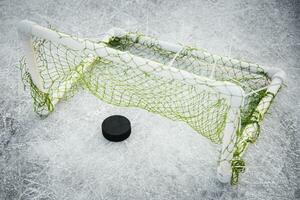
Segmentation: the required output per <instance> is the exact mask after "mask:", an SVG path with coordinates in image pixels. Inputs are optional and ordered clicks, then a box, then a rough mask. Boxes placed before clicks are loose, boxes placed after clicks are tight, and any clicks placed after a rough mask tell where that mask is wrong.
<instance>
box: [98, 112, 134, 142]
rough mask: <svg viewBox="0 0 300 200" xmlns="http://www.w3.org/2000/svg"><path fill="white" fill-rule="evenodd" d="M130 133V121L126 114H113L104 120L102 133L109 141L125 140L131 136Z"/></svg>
mask: <svg viewBox="0 0 300 200" xmlns="http://www.w3.org/2000/svg"><path fill="white" fill-rule="evenodd" d="M130 133H131V125H130V121H129V120H128V119H127V118H126V117H124V116H121V115H113V116H110V117H108V118H106V119H105V120H104V121H103V122H102V134H103V136H104V137H105V138H106V139H107V140H109V141H112V142H120V141H123V140H125V139H127V138H128V137H129V136H130Z"/></svg>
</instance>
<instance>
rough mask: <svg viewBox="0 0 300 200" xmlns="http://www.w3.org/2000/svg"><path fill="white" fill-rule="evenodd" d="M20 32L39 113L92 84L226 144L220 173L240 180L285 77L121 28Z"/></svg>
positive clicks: (28, 27)
mask: <svg viewBox="0 0 300 200" xmlns="http://www.w3.org/2000/svg"><path fill="white" fill-rule="evenodd" d="M19 35H20V39H21V41H22V43H23V46H24V49H25V57H24V59H22V60H21V61H20V62H21V63H20V64H21V70H22V79H23V81H24V83H25V84H26V85H28V86H29V88H30V91H31V96H32V98H33V101H34V110H35V112H37V113H38V114H39V115H41V116H44V115H47V114H49V113H50V112H52V111H53V110H54V108H55V104H56V103H58V102H59V101H61V100H66V99H68V98H70V97H72V96H73V95H74V94H75V93H76V92H77V91H78V90H79V89H81V88H85V89H88V90H89V91H90V92H91V93H92V94H93V95H95V96H96V97H97V98H99V99H100V100H102V101H104V102H107V103H109V104H112V105H116V106H123V107H139V108H143V109H145V110H147V111H149V112H153V113H157V114H159V115H162V116H164V117H167V118H169V119H172V120H177V121H182V122H185V123H187V124H188V125H189V126H190V127H191V128H193V129H194V130H195V131H197V132H198V133H199V134H201V135H203V136H205V137H207V138H208V139H210V140H211V141H212V142H213V143H217V144H220V156H219V161H218V162H219V163H218V171H217V174H218V178H219V180H220V181H222V182H229V181H231V183H232V184H236V183H237V182H238V177H239V173H240V172H242V171H244V168H245V163H244V161H243V159H242V154H243V153H244V151H245V149H246V148H247V146H248V144H249V143H253V142H255V140H256V138H257V137H258V135H259V124H260V122H261V120H262V118H263V116H264V114H265V113H266V111H267V109H268V108H269V106H270V104H271V101H272V99H273V98H274V96H275V95H276V93H277V92H278V90H279V88H280V86H281V84H282V81H283V79H284V73H283V72H282V71H280V70H278V69H274V68H266V67H261V66H259V65H256V64H251V63H247V62H243V61H239V60H235V59H230V58H227V57H221V56H217V55H213V54H210V53H208V52H206V51H205V50H202V49H196V48H192V47H188V46H181V45H176V44H170V43H167V42H163V41H160V40H158V39H155V38H152V37H148V36H145V35H142V34H138V33H129V32H125V31H123V30H121V29H112V30H111V31H109V33H108V34H107V36H106V37H104V38H103V39H101V40H98V41H94V40H90V39H82V38H78V37H74V36H70V35H67V34H64V33H60V32H58V31H56V30H51V29H47V28H44V27H41V26H39V25H37V24H35V23H33V22H30V21H22V22H21V23H20V25H19Z"/></svg>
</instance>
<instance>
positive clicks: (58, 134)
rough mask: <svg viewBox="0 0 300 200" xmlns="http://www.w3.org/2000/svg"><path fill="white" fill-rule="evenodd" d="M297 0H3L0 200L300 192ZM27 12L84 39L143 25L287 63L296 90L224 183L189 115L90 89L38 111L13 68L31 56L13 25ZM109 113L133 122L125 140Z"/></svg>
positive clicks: (286, 195) (218, 49) (282, 97)
mask: <svg viewBox="0 0 300 200" xmlns="http://www.w3.org/2000/svg"><path fill="white" fill-rule="evenodd" d="M299 6H300V5H299V2H298V1H293V0H291V1H273V0H264V1H262V0H255V1H248V2H246V1H225V0H224V1H218V0H211V1H196V0H194V1H191V0H186V1H160V0H152V1H144V0H140V1H137V0H136V1H134V0H132V1H89V0H82V1H75V0H74V1H70V0H67V1H49V0H31V1H29V0H24V1H16V0H11V1H9V0H7V1H0V25H1V26H0V47H1V48H0V63H1V71H0V81H1V84H0V92H1V95H0V199H76V200H77V199H296V198H300V188H299V142H300V139H299V138H300V137H299V112H300V105H299V99H300V89H299V84H300V81H299V80H300V79H299V78H298V76H299V75H300V66H299V63H298V61H299V59H300V56H299V55H300V51H299V50H300V47H299V45H300V40H299V38H300V30H299V28H300V27H299V26H300V24H299V10H300V7H299ZM25 18H27V19H30V20H32V21H35V22H37V23H39V24H42V25H47V24H51V25H53V26H54V27H56V28H57V29H58V30H61V31H64V32H67V33H70V34H74V35H79V36H81V37H98V36H101V34H102V33H104V32H106V31H107V30H108V29H109V28H111V27H121V28H124V29H126V30H132V31H135V30H138V31H140V32H143V33H148V34H150V35H154V36H157V37H159V38H160V39H163V40H168V41H171V42H174V41H175V42H180V43H184V44H192V45H194V46H199V47H203V48H205V49H207V50H209V51H210V52H212V53H216V54H221V55H229V56H233V57H235V58H242V59H244V60H248V61H253V62H257V63H259V64H263V65H266V66H270V67H273V66H274V67H279V68H282V69H284V70H285V71H286V72H287V73H288V82H287V87H284V88H283V89H282V90H281V92H280V93H279V94H278V96H277V97H276V98H275V101H274V103H273V105H272V106H271V109H270V111H269V113H270V114H269V115H267V116H266V118H265V120H264V123H263V126H262V132H261V137H260V138H259V140H258V142H257V144H256V145H250V147H249V149H248V152H247V153H246V155H245V160H246V162H247V170H246V172H245V173H244V174H242V176H241V179H240V183H239V185H238V186H236V187H231V186H230V185H224V184H220V183H219V182H218V181H217V178H216V165H217V163H216V161H217V156H218V152H217V151H216V146H215V145H212V144H211V143H210V142H209V141H208V140H207V139H205V138H203V137H202V136H200V135H198V134H197V133H196V132H194V131H193V130H191V128H189V127H188V126H187V125H185V124H183V123H180V122H174V121H171V120H167V119H165V118H163V117H160V116H157V115H154V114H150V113H147V112H146V111H143V110H140V109H128V108H117V107H113V106H110V105H107V104H105V103H102V102H100V101H99V100H98V99H96V98H95V97H94V96H92V95H90V94H88V92H85V91H82V92H80V93H78V94H77V95H76V96H75V97H73V98H72V99H71V100H70V101H68V102H65V103H61V104H59V105H58V107H57V109H56V111H55V112H54V113H53V114H52V115H50V116H49V117H48V118H46V119H43V120H41V119H39V118H38V117H37V116H36V115H35V114H34V113H33V111H32V101H31V98H30V95H29V91H28V90H27V91H25V92H24V91H23V85H22V83H21V82H20V73H19V70H18V69H17V68H16V67H15V66H16V65H17V64H18V60H19V59H20V57H21V56H22V49H21V47H20V44H19V42H18V39H17V33H16V23H17V22H18V21H19V20H22V19H25ZM111 114H123V115H125V116H127V117H128V118H129V119H130V120H131V121H132V128H133V131H132V135H131V136H130V138H128V139H127V140H126V141H124V142H122V143H110V142H108V141H106V140H105V139H104V138H103V137H102V135H101V132H100V130H101V129H100V128H101V122H102V120H103V119H104V118H105V117H107V116H109V115H111ZM297 170H298V171H297ZM297 173H298V174H297Z"/></svg>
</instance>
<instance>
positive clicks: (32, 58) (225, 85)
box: [18, 20, 285, 182]
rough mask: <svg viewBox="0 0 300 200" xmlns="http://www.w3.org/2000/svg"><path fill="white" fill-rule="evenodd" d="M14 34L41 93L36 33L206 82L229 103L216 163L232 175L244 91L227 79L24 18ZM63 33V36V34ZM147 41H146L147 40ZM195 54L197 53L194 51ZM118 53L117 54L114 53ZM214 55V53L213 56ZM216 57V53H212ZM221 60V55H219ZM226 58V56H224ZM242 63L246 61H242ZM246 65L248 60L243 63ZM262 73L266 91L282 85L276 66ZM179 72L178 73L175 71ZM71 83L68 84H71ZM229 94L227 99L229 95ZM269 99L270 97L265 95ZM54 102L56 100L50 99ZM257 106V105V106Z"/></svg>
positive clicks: (223, 177) (226, 177) (114, 32)
mask: <svg viewBox="0 0 300 200" xmlns="http://www.w3.org/2000/svg"><path fill="white" fill-rule="evenodd" d="M18 33H19V38H20V40H21V42H22V45H23V47H24V50H25V57H26V61H27V63H28V71H29V73H30V74H31V78H32V81H33V82H34V84H35V85H36V86H37V87H38V89H39V90H41V91H42V92H47V90H46V89H45V88H44V83H43V80H42V78H41V75H40V71H39V68H38V67H37V64H36V55H35V54H34V51H33V47H32V41H31V39H32V36H37V37H39V38H44V39H47V40H49V41H52V42H56V43H59V44H62V45H65V46H67V47H69V48H72V49H76V50H84V49H85V51H89V50H88V48H87V49H86V47H90V48H91V49H95V51H93V52H90V53H91V54H95V53H96V54H97V56H99V57H105V58H106V59H107V60H110V61H113V62H116V63H122V62H123V61H124V60H126V61H128V65H129V66H131V65H132V66H133V65H134V63H139V64H140V65H141V66H143V70H145V71H147V70H148V69H147V63H151V66H157V67H160V68H161V67H163V68H166V69H168V70H170V71H174V75H175V77H174V76H172V77H173V78H175V79H178V80H182V79H183V78H185V79H187V78H188V79H192V80H196V81H198V82H199V84H201V83H203V82H205V84H208V85H209V86H210V87H213V88H214V89H215V90H216V91H217V92H219V93H220V94H221V96H222V97H224V98H226V99H227V101H228V103H229V104H230V110H229V111H228V114H227V123H226V126H225V128H224V131H223V133H224V134H223V142H222V147H221V150H220V151H221V152H220V158H219V160H220V162H219V165H218V170H217V174H218V179H219V180H220V181H221V182H229V181H230V178H231V174H232V169H231V164H230V160H231V159H232V157H233V148H234V145H232V143H231V141H232V140H233V139H235V133H236V131H237V130H236V127H237V126H238V125H237V124H238V123H239V122H240V107H241V106H242V105H243V101H244V97H245V92H244V90H243V89H242V88H241V87H240V86H238V85H236V84H234V83H231V82H226V81H215V80H210V79H209V78H207V77H200V76H198V75H195V74H192V73H189V72H187V71H184V70H179V69H176V68H173V67H172V66H167V65H163V64H161V63H158V62H155V61H152V60H149V59H145V58H142V57H139V56H135V55H132V54H130V53H128V52H120V51H118V50H115V49H113V48H109V47H108V46H107V45H105V44H104V43H95V42H92V41H89V40H84V39H80V38H76V40H74V38H73V37H70V36H68V35H66V34H63V33H60V36H58V34H57V32H56V31H54V30H51V29H48V28H45V27H42V26H39V25H37V24H36V23H34V22H31V21H28V20H24V21H22V22H20V23H19V25H18ZM125 34H126V32H125V31H123V30H121V29H116V28H113V29H111V30H110V31H109V32H108V34H107V35H106V36H105V37H104V38H103V41H109V39H110V38H111V37H114V36H122V35H125ZM64 36H66V37H64ZM147 40H148V41H147ZM143 42H146V43H147V42H153V41H151V39H147V38H144V41H143ZM158 42H159V45H160V46H161V47H162V48H163V49H166V50H169V51H173V52H179V51H180V50H181V49H182V46H181V45H177V44H171V43H168V42H163V41H158ZM196 54H197V52H196ZM114 55H118V56H114ZM214 56H215V55H214ZM216 57H217V56H216ZM223 59H224V58H223ZM228 59H229V58H228ZM230 61H231V62H241V61H238V60H235V59H230ZM245 66H246V64H245ZM247 67H248V63H247ZM255 67H256V66H253V69H252V68H251V70H255ZM263 68H264V70H265V72H267V74H268V76H269V77H271V79H272V82H271V84H270V86H269V87H268V88H267V91H269V92H273V93H277V91H278V90H279V88H280V86H281V85H282V82H283V80H284V79H285V73H284V72H283V71H282V70H280V69H277V68H267V67H263ZM176 72H180V73H176ZM156 75H157V76H165V75H161V74H159V73H157V74H156ZM71 84H72V83H71ZM229 97H230V98H229ZM266 98H271V97H266ZM54 103H57V102H54ZM258 106H260V105H258Z"/></svg>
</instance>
